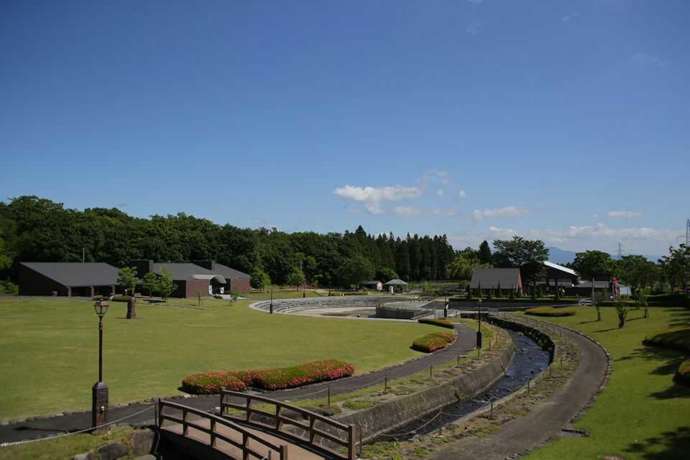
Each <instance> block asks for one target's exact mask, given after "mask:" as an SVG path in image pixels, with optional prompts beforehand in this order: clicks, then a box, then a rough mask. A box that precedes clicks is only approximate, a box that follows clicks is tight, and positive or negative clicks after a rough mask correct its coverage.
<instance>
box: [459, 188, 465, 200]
mask: <svg viewBox="0 0 690 460" xmlns="http://www.w3.org/2000/svg"><path fill="white" fill-rule="evenodd" d="M458 196H459V197H460V198H465V197H467V193H465V191H464V190H462V189H460V191H459V192H458Z"/></svg>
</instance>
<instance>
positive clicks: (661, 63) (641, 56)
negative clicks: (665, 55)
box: [630, 52, 666, 67]
mask: <svg viewBox="0 0 690 460" xmlns="http://www.w3.org/2000/svg"><path fill="white" fill-rule="evenodd" d="M630 60H631V61H632V63H633V64H635V65H639V66H641V67H666V61H665V60H663V59H661V58H660V57H658V56H654V55H652V54H648V53H642V52H640V53H635V54H633V55H632V56H631V57H630Z"/></svg>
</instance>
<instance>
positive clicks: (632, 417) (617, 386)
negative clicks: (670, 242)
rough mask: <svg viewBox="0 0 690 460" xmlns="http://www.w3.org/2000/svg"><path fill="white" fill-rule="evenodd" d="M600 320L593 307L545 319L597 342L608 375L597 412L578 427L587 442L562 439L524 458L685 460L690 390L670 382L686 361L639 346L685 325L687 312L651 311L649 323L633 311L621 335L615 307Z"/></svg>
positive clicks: (689, 319)
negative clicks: (609, 362) (606, 356)
mask: <svg viewBox="0 0 690 460" xmlns="http://www.w3.org/2000/svg"><path fill="white" fill-rule="evenodd" d="M602 316H603V318H602V321H601V322H597V321H596V312H595V310H594V309H593V308H578V314H577V316H574V317H567V318H550V319H548V321H552V322H554V323H558V324H565V325H567V326H570V327H573V328H575V329H578V330H580V331H582V332H584V333H586V334H587V335H589V336H591V337H594V338H595V339H597V340H598V341H599V342H600V343H601V344H602V345H603V346H604V347H606V349H607V350H608V351H609V352H610V353H611V356H612V359H613V375H612V376H611V379H610V381H609V383H608V386H607V387H606V389H605V390H604V391H603V392H602V393H601V394H600V395H599V396H598V398H597V400H596V402H595V404H594V406H593V407H592V408H590V409H589V410H587V412H586V413H585V415H584V416H583V417H582V419H580V420H579V421H578V422H577V423H576V426H577V427H578V428H582V429H585V430H587V431H589V432H590V433H591V437H584V438H575V437H568V438H561V439H559V440H557V441H555V442H553V443H550V444H548V445H547V446H546V447H544V448H542V449H539V450H537V451H535V452H534V453H532V454H531V455H529V457H528V458H529V459H531V460H537V459H554V458H558V459H561V460H562V459H582V458H586V459H600V458H604V457H605V456H606V455H618V456H620V457H622V458H625V459H645V460H657V459H658V460H661V459H687V458H690V388H685V387H681V386H678V385H674V383H673V381H672V378H673V373H674V372H675V370H676V368H677V367H678V364H679V362H680V361H681V358H682V356H683V355H682V353H678V352H672V351H664V350H659V349H654V348H648V347H645V346H643V345H642V343H641V342H642V340H643V339H644V337H645V336H647V335H653V334H654V333H656V332H659V331H662V330H664V329H666V328H668V327H670V326H682V325H688V324H690V310H687V309H672V308H650V318H649V319H646V320H645V319H642V310H637V311H632V312H630V313H629V315H628V319H629V321H628V322H627V323H626V324H625V327H624V328H623V329H621V330H619V329H617V317H616V313H615V310H614V309H613V308H603V309H602ZM610 458H615V457H610Z"/></svg>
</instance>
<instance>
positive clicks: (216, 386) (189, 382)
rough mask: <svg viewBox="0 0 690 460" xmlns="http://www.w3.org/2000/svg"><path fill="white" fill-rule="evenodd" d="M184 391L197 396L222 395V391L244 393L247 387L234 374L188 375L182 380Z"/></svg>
mask: <svg viewBox="0 0 690 460" xmlns="http://www.w3.org/2000/svg"><path fill="white" fill-rule="evenodd" d="M181 389H182V391H184V392H186V393H191V394H195V395H204V394H214V393H220V390H222V389H226V390H233V391H244V390H246V389H247V385H246V384H245V383H244V382H243V381H242V380H240V379H239V378H237V376H236V375H234V373H233V372H228V371H218V372H202V373H200V374H192V375H188V376H187V377H185V378H184V379H183V380H182V387H181Z"/></svg>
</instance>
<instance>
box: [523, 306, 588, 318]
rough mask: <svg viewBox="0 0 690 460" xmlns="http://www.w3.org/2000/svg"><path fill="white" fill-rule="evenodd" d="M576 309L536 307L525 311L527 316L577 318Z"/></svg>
mask: <svg viewBox="0 0 690 460" xmlns="http://www.w3.org/2000/svg"><path fill="white" fill-rule="evenodd" d="M575 313H576V312H575V309H574V308H554V307H534V308H528V309H527V310H525V314H526V315H532V316H550V317H558V316H575Z"/></svg>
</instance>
